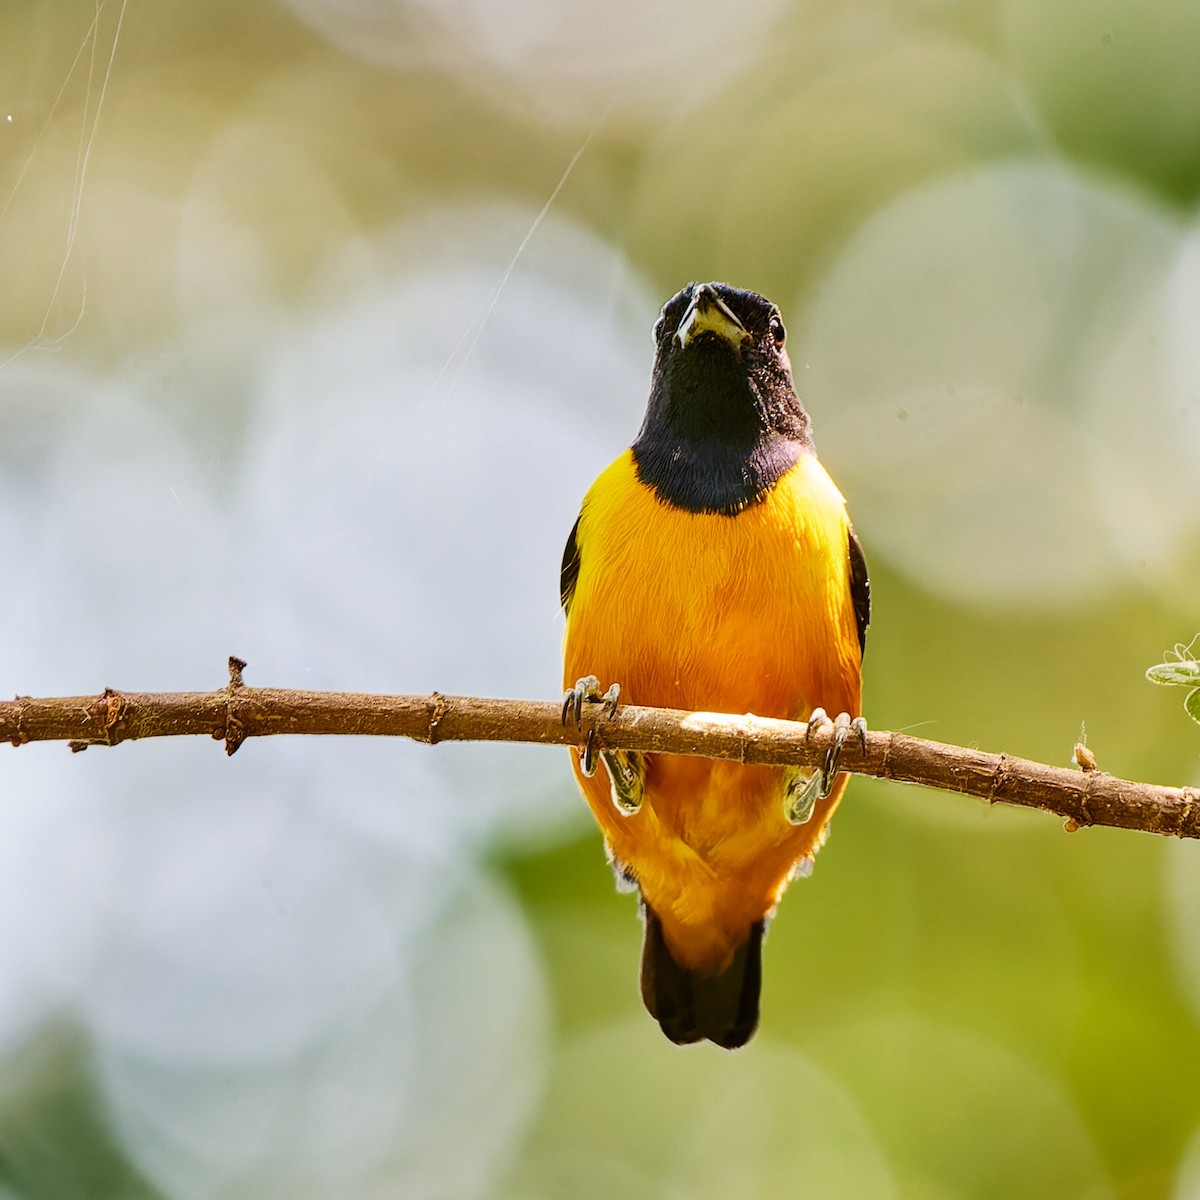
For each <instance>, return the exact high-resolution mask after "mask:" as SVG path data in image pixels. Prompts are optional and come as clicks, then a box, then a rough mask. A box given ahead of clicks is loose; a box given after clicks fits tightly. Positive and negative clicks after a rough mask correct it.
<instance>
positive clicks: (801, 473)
mask: <svg viewBox="0 0 1200 1200" xmlns="http://www.w3.org/2000/svg"><path fill="white" fill-rule="evenodd" d="M848 536H849V522H848V520H847V517H846V510H845V505H844V502H843V500H842V497H841V495H840V494H839V492H838V490H837V488H836V487H835V486H834V484H833V482H832V481H831V480H830V478H829V476H828V475H827V474H826V473H825V471H824V469H823V468H822V466H821V464H820V463H819V462H818V461H817V458H816V456H815V455H813V454H804V455H802V456H801V457H800V459H799V461H798V462H797V463H796V465H795V466H794V467H793V468H792V469H791V470H790V471H789V472H788V473H787V474H786V475H785V476H784V477H783V478H782V479H780V480H779V482H778V483H777V484H776V485H775V486H774V487H773V488H772V489H771V491H770V492H769V493H768V494H767V496H766V497H765V498H764V499H763V500H762V501H761V502H760V503H758V504H756V505H754V506H752V507H750V508H747V509H745V510H744V511H742V512H741V513H739V514H737V516H736V517H729V516H725V515H723V514H718V513H692V512H686V511H684V510H682V509H678V508H675V507H673V506H671V505H668V504H664V503H663V502H662V501H661V500H659V499H657V498H656V497H655V495H654V494H653V493H652V492H651V491H650V490H649V489H648V488H646V487H645V486H644V485H643V484H642V483H641V482H640V481H639V479H638V477H637V474H636V471H635V467H634V463H633V459H632V454H631V453H630V452H629V451H626V452H625V454H623V455H622V456H621V457H620V458H619V459H617V461H616V462H615V463H613V464H612V466H610V467H609V468H608V470H606V471H605V472H604V473H603V474H602V475H601V476H600V477H599V479H597V480H596V483H595V484H594V485H593V487H592V489H591V491H589V492H588V494H587V497H586V498H585V499H584V502H583V507H582V511H581V514H580V520H579V527H578V531H577V533H576V542H577V545H578V547H579V559H580V569H579V575H578V579H577V581H576V584H575V591H574V595H573V598H572V600H571V605H570V613H569V616H568V620H567V630H566V639H565V650H564V672H563V678H564V681H565V686H566V687H571V686H572V685H573V684H574V683H575V681H576V680H577V679H579V678H581V677H582V676H584V675H589V674H590V675H596V676H597V677H598V678H599V679H600V681H601V685H602V686H604V687H607V686H608V684H609V683H611V682H614V681H615V682H619V683H620V685H621V700H622V701H623V702H626V703H630V704H647V705H655V706H661V707H664V708H680V709H686V710H691V711H708V712H728V713H754V714H756V715H758V716H767V717H782V718H785V719H790V720H804V719H805V718H807V716H808V714H809V713H810V712H811V711H812V710H813V709H814V708H816V707H822V708H825V709H826V710H827V711H829V712H831V713H839V712H847V713H857V712H859V703H860V669H861V652H860V648H859V637H858V632H857V627H856V621H855V613H854V607H853V603H852V599H851V594H850V587H849V583H848V575H847V565H846V562H847V551H846V547H847V540H848ZM651 543H652V550H653V553H648V552H647V553H643V552H642V551H641V550H640V549H639V548H640V547H646V548H647V550H649V549H650V548H651ZM576 774H577V776H578V779H579V785H580V787H581V788H582V789H583V793H584V796H585V797H586V799H587V802H588V804H589V806H590V807H591V810H592V812H593V814H594V815H595V818H596V821H597V823H598V824H599V826H600V828H601V830H602V831H603V833H604V837H605V840H606V842H607V844H608V847H609V850H610V852H611V854H612V856H613V858H614V859H615V861H616V862H617V863H619V864H621V866H622V867H623V868H624V869H625V870H626V871H628V872H629V873H630V874H631V875H632V876H633V877H634V879H636V881H637V884H638V886H639V888H640V890H641V893H642V897H643V899H644V900H645V902H646V904H647V905H648V906H649V907H650V908H651V909H652V910H653V911H654V912H655V913H656V914H657V915H658V918H659V920H660V921H661V923H662V929H663V935H664V937H665V940H666V943H667V947H668V949H669V950H670V952H671V955H672V957H673V958H675V960H676V961H677V962H678V963H679V964H680V965H681V966H684V967H686V968H688V969H691V970H695V971H700V972H703V973H709V974H716V973H718V972H720V971H721V970H723V969H724V968H725V967H726V966H728V964H729V962H730V960H731V959H732V957H733V955H734V952H735V951H736V950H737V948H738V946H739V945H740V944H741V943H742V942H743V941H744V940H745V938H746V934H747V930H748V928H749V927H750V926H751V925H752V924H753V923H754V922H756V921H761V920H763V919H765V918H766V917H767V916H769V915H770V913H771V912H772V910H773V909H774V908H775V905H776V904H777V903H778V901H779V898H780V896H781V895H782V893H783V890H784V888H785V887H786V886H787V883H788V880H789V879H790V878H791V876H792V874H793V872H794V871H795V869H796V866H797V864H798V863H801V862H803V860H805V859H810V858H811V857H812V856H813V855H814V854H815V852H816V851H817V849H818V848H819V847H820V844H821V842H822V841H823V840H824V838H825V831H826V827H827V824H828V821H829V818H830V817H831V816H832V815H833V810H834V809H835V808H836V807H837V803H838V801H839V800H840V799H841V796H842V793H843V791H844V790H845V785H846V781H847V777H846V776H844V775H842V776H839V777H838V779H837V781H836V783H835V785H834V787H833V790H832V792H831V793H830V795H829V796H828V797H827V798H826V799H824V800H818V801H817V803H816V807H815V809H814V811H813V815H812V817H811V819H810V820H809V821H808V822H806V823H805V824H803V825H792V824H790V823H789V822H788V821H787V819H786V817H785V815H784V807H783V796H784V784H785V780H784V769H783V768H780V767H759V766H742V765H740V764H737V763H729V762H717V761H712V760H709V759H702V758H690V757H681V756H674V755H658V756H653V757H651V758H650V759H649V760H648V762H647V770H646V779H645V799H644V801H643V803H642V805H641V807H640V808H639V810H638V811H637V812H635V813H633V814H631V815H629V816H625V815H623V814H622V813H621V812H620V811H619V810H618V808H617V807H616V806H615V805H614V803H613V800H612V797H611V794H610V784H609V778H608V774H607V771H606V769H605V767H604V766H603V765H601V766H600V767H599V769H598V770H597V771H596V774H595V775H593V776H592V777H591V778H587V777H585V776H584V775H583V774H582V772H581V771H580V770H579V767H578V764H576Z"/></svg>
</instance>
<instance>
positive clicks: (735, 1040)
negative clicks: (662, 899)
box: [642, 906, 766, 1050]
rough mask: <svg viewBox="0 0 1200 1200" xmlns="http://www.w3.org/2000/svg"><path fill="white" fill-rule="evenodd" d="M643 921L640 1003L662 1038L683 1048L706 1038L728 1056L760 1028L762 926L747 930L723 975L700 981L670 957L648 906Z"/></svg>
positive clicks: (707, 977)
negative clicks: (644, 1006) (643, 1004)
mask: <svg viewBox="0 0 1200 1200" xmlns="http://www.w3.org/2000/svg"><path fill="white" fill-rule="evenodd" d="M643 915H644V918H645V922H646V932H645V937H644V940H643V942H642V1000H643V1001H644V1002H645V1005H646V1008H647V1010H648V1011H649V1013H650V1015H651V1016H652V1017H653V1018H654V1019H655V1020H656V1021H657V1022H658V1023H659V1025H661V1026H662V1031H663V1033H665V1034H666V1035H667V1037H669V1038H670V1039H671V1041H673V1042H675V1043H676V1044H677V1045H681V1046H682V1045H687V1044H688V1043H690V1042H698V1041H701V1040H702V1039H704V1038H707V1039H708V1040H709V1041H710V1042H715V1043H716V1044H717V1045H718V1046H724V1047H725V1049H727V1050H733V1049H736V1048H737V1047H738V1046H744V1045H745V1044H746V1043H747V1042H748V1041H749V1040H750V1038H751V1036H752V1035H753V1033H754V1031H755V1029H756V1028H757V1027H758V996H759V992H760V991H761V989H762V940H763V931H764V929H765V927H766V923H765V922H763V921H756V922H755V923H754V924H753V925H752V926H751V927H750V931H749V935H748V936H747V938H746V940H745V941H744V942H743V943H742V944H741V945H740V946H739V947H738V949H737V953H736V954H734V956H733V961H732V962H731V963H730V964H729V966H727V967H726V968H725V970H724V971H722V972H720V974H718V975H703V974H700V973H699V972H698V971H691V970H688V969H687V968H686V967H681V966H680V965H679V964H678V963H677V962H676V961H675V960H674V958H672V957H671V952H670V950H668V949H667V943H666V941H665V940H664V939H663V932H662V923H661V922H660V921H659V919H658V916H657V914H656V913H655V912H654V910H653V909H651V908H649V907H648V906H647V907H645V908H644V913H643Z"/></svg>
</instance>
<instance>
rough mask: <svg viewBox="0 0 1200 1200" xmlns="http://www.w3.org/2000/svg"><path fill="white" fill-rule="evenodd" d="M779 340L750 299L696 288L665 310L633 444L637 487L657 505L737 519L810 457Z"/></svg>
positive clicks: (763, 310)
mask: <svg viewBox="0 0 1200 1200" xmlns="http://www.w3.org/2000/svg"><path fill="white" fill-rule="evenodd" d="M785 337H786V334H785V332H784V327H783V322H782V320H781V319H780V316H779V310H778V309H777V308H776V307H775V305H773V304H772V303H771V302H770V301H769V300H767V299H765V298H764V297H762V296H760V295H758V294H757V293H756V292H746V291H741V290H740V289H738V288H732V287H729V286H728V285H727V284H724V283H692V284H688V286H687V287H686V288H684V289H683V291H681V292H680V293H679V294H678V295H677V296H674V297H672V298H671V299H670V300H668V301H667V303H666V305H665V306H664V307H663V310H662V314H661V315H660V316H659V318H658V323H657V324H656V325H655V326H654V339H655V345H656V351H655V357H654V375H653V378H652V380H651V384H650V400H649V404H648V405H647V407H646V419H645V421H644V422H643V424H642V429H641V432H640V433H639V434H638V437H637V440H636V441H635V442H634V443H633V454H634V461H635V462H636V464H637V469H638V476H639V478H640V479H641V480H642V482H643V483H645V484H647V485H648V486H650V487H652V488H654V490H655V492H656V493H657V494H658V496H659V497H660V498H661V499H662V500H664V501H666V502H667V503H669V504H674V505H676V506H678V507H681V508H686V509H689V510H690V511H693V512H720V513H727V514H732V513H736V512H738V511H740V510H741V509H743V508H745V507H746V506H747V505H748V504H753V503H755V501H757V500H760V499H762V497H763V496H764V495H765V494H766V493H767V492H768V491H769V490H770V488H771V486H772V485H773V484H774V483H775V482H776V481H777V480H778V479H779V477H780V476H781V475H783V474H784V473H785V472H786V471H788V470H790V468H791V467H793V466H794V465H795V463H796V461H797V460H798V458H799V456H800V455H801V454H803V453H805V452H806V451H810V450H811V449H812V436H811V433H810V430H809V421H808V414H807V413H806V412H805V411H804V406H803V405H802V404H801V403H800V399H799V397H798V396H797V395H796V389H795V387H794V385H793V383H792V368H791V364H790V363H789V361H788V356H787V350H786V349H785V347H784V341H785Z"/></svg>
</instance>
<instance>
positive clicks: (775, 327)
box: [771, 317, 787, 346]
mask: <svg viewBox="0 0 1200 1200" xmlns="http://www.w3.org/2000/svg"><path fill="white" fill-rule="evenodd" d="M771 336H772V337H773V338H774V339H775V345H777V346H782V345H783V343H784V340H785V339H786V338H787V330H786V329H784V327H783V322H782V321H781V320H780V319H779V318H778V317H772V318H771Z"/></svg>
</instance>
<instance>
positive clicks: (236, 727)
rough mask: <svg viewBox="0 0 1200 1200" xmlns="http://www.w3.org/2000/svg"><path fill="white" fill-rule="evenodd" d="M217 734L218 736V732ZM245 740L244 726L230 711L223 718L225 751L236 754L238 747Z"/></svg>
mask: <svg viewBox="0 0 1200 1200" xmlns="http://www.w3.org/2000/svg"><path fill="white" fill-rule="evenodd" d="M217 736H220V735H219V734H218V735H217ZM245 740H246V727H245V726H244V725H243V724H242V723H241V721H239V720H238V719H237V717H235V716H234V715H233V713H232V712H230V713H229V715H228V716H227V717H226V718H225V753H226V754H228V755H233V754H236V753H237V751H238V747H239V746H240V745H241V744H242V743H243V742H244V741H245Z"/></svg>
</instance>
